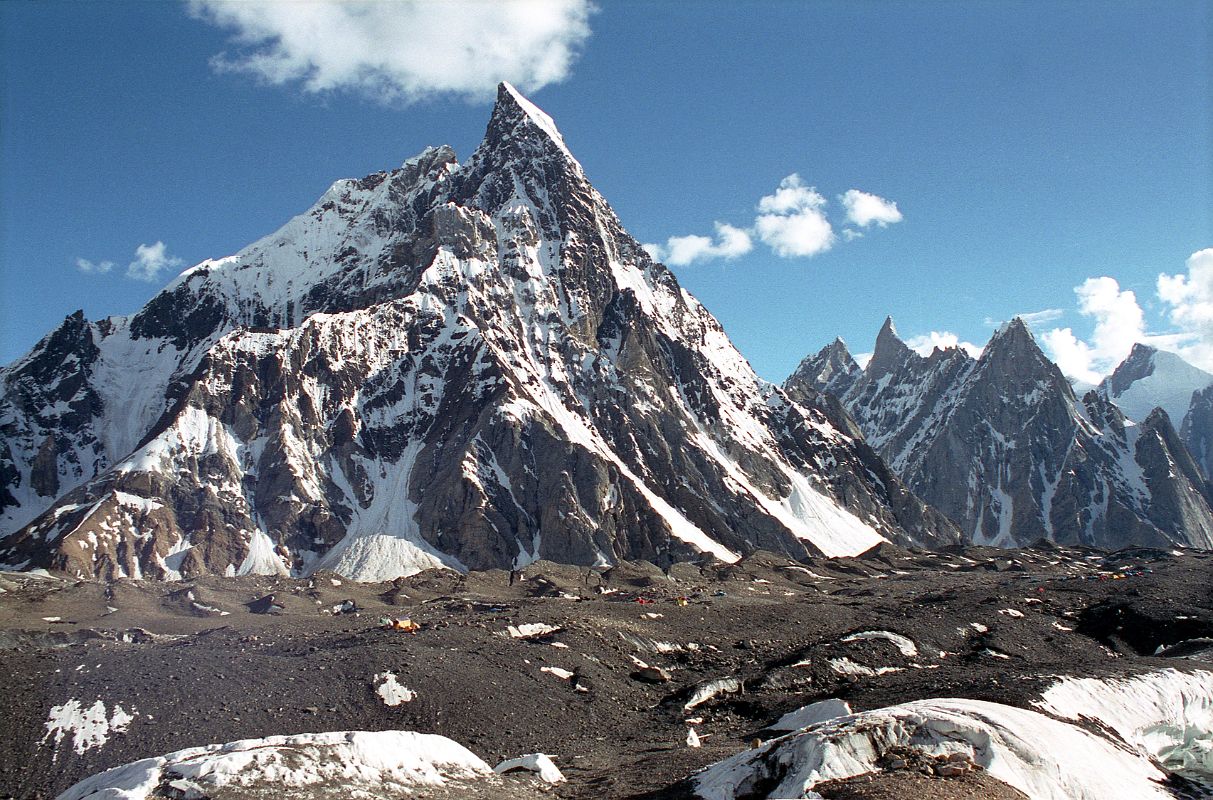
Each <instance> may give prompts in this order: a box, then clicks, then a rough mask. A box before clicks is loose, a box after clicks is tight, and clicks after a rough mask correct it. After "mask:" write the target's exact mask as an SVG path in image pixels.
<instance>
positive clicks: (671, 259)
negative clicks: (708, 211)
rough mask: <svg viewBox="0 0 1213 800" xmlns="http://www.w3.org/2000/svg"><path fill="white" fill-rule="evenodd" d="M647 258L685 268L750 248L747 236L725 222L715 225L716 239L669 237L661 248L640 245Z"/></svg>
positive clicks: (751, 247)
mask: <svg viewBox="0 0 1213 800" xmlns="http://www.w3.org/2000/svg"><path fill="white" fill-rule="evenodd" d="M641 247H643V248H644V249H645V250H646V251H647V252H648V254H649V255H650V256H652V257H653V258H655V259H657V260H658V261H664V262H665V263H667V264H669V265H670V266H674V267H685V266H687V265H688V264H693V263H695V262H696V261H707V260H708V259H712V258H724V259H733V258H738V257H740V256H744V255H745V254H746V253H748V252H750V250H752V249H754V242H753V240H751V239H750V234H749V233H747V232H746V231H744V230H742V229H741V228H735V227H733V226H732V225H729V224H728V223H726V222H717V223H716V240H715V241H713V240H712V239H710V238H708V237H707V236H695V235H691V236H671V237H670V238H669V239H668V240H666V243H665V244H664V245H659V244H644V245H641Z"/></svg>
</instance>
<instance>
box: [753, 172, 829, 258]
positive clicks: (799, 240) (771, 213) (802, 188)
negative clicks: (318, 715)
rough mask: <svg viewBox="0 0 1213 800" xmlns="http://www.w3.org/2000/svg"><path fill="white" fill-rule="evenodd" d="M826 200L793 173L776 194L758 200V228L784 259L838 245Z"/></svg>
mask: <svg viewBox="0 0 1213 800" xmlns="http://www.w3.org/2000/svg"><path fill="white" fill-rule="evenodd" d="M825 204H826V199H825V197H823V196H822V195H821V194H820V193H819V192H818V191H817V189H816V188H815V187H812V186H806V185H805V184H804V181H802V180H801V178H800V176H799V175H798V174H796V173H795V172H793V173H792V174H791V175H789V176H787V177H786V178H784V179H783V180H782V181H780V182H779V188H778V189H776V190H775V193H774V194H769V195H767V196H765V197H763V198H762V199H761V200H759V201H758V212H759V213H758V216H757V217H756V218H755V219H754V230H755V231H756V232H757V234H758V238H759V239H761V240H762V243H763V244H765V245H766V246H767V247H770V248H771V249H772V250H774V251H775V255H777V256H780V257H782V258H798V257H809V256H815V255H818V254H819V253H824V252H826V251H827V250H829V249H830V248H831V247H833V246H834V242H835V241H836V237H835V236H834V228H833V226H831V225H830V221H829V219H827V218H826V215H825V211H824V210H823V209H824V207H825Z"/></svg>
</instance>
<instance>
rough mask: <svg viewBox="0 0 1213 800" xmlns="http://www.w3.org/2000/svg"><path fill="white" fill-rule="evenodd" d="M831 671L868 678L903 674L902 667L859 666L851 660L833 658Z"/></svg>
mask: <svg viewBox="0 0 1213 800" xmlns="http://www.w3.org/2000/svg"><path fill="white" fill-rule="evenodd" d="M830 669H832V670H834V671H835V672H837V673H838V674H839V675H863V676H866V677H872V676H875V675H884V674H885V673H888V672H901V667H868V666H864V665H863V664H857V663H855V662H854V661H852V660H851V659H849V658H831V659H830Z"/></svg>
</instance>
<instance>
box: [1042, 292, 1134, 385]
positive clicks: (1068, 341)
mask: <svg viewBox="0 0 1213 800" xmlns="http://www.w3.org/2000/svg"><path fill="white" fill-rule="evenodd" d="M1074 294H1075V295H1076V296H1077V297H1078V311H1079V313H1080V314H1082V315H1083V316H1085V317H1090V318H1092V319H1094V320H1095V330H1094V332H1093V333H1092V334H1091V338H1090V340H1089V341H1082V340H1080V339H1079V338H1078V337H1077V336H1075V335H1074V331H1073V330H1072V329H1070V328H1054V329H1052V330H1050V331H1047V332H1046V333H1043V334H1041V340H1042V341H1043V342H1044V344H1045V348H1046V349H1047V350H1048V351H1049V355H1050V356H1051V357H1052V358H1053V360H1054V361H1055V362H1056V363H1057V366H1058V367H1060V368H1061V371H1062V372H1063V373H1065V374H1066V375H1067V376H1068V377H1070V378H1074V379H1076V380H1080V381H1083V382H1084V383H1098V382H1099V381H1100V379H1101V378H1102V376H1103V375H1106V374H1108V373H1109V372H1111V371H1112V370H1113V369H1115V368H1116V365H1117V364H1119V363H1120V362H1121V361H1123V360H1124V359H1125V357H1126V356H1128V355H1129V351H1130V350H1132V349H1133V345H1134V344H1135V343H1137V342H1145V341H1147V340H1148V339H1149V338H1150V337H1148V336H1147V335H1146V324H1145V315H1144V314H1143V313H1142V310H1141V306H1140V305H1138V303H1137V295H1136V294H1135V293H1133V292H1132V291H1131V290H1128V289H1124V290H1122V289H1121V288H1120V284H1119V283H1117V281H1116V279H1115V278H1109V277H1107V276H1103V277H1099V278H1087V279H1086V280H1085V281H1083V282H1082V283H1081V284H1080V285H1078V286H1076V287H1074Z"/></svg>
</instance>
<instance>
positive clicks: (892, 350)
mask: <svg viewBox="0 0 1213 800" xmlns="http://www.w3.org/2000/svg"><path fill="white" fill-rule="evenodd" d="M917 357H919V356H918V354H917V353H915V352H914V351H913V350H911V349H910V348H909V347H908V346H907V345H906V343H905V342H903V341H902V340H901V338H900V337H899V336H898V335H897V328H896V327H894V325H893V318H892V317H885V319H884V324H883V325H881V326H880V333H878V334H876V347H875V348H874V349H873V351H872V360H871V361H869V362H868V366H867V370H866V372H867V374H868V375H872V376H875V377H879V376H881V375H885V374H887V373H889V372H892V371H893V370H895V369H897V368H898V367H899V366H901V365H902V364H903V363H904V362H906V361H907V360H912V359H913V358H917Z"/></svg>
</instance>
